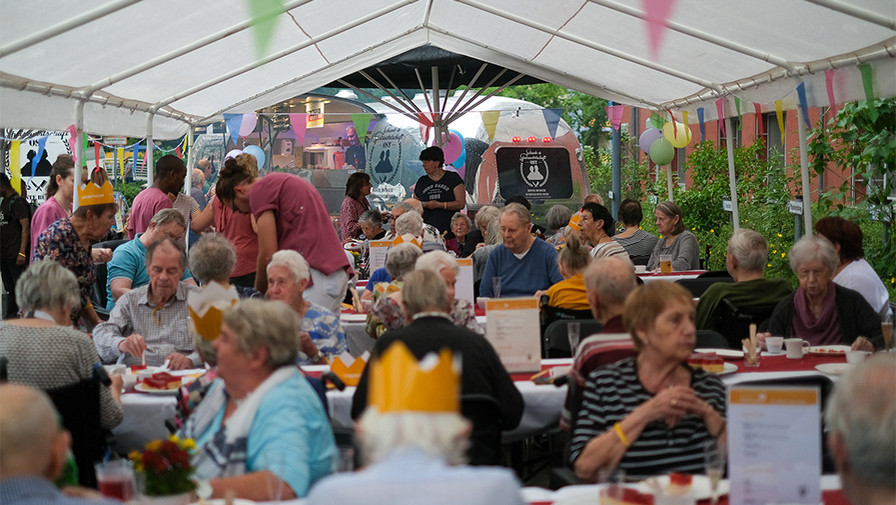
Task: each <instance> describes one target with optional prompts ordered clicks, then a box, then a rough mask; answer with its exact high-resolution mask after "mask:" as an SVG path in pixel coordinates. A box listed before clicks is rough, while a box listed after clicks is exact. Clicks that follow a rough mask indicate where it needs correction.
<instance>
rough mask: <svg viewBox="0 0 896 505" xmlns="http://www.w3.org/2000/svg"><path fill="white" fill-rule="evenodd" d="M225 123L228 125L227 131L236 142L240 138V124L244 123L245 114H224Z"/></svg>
mask: <svg viewBox="0 0 896 505" xmlns="http://www.w3.org/2000/svg"><path fill="white" fill-rule="evenodd" d="M224 124H226V125H227V131H228V132H229V133H230V140H232V141H233V143H234V144H236V143H237V141H238V140H239V139H240V126H242V124H243V115H242V114H224Z"/></svg>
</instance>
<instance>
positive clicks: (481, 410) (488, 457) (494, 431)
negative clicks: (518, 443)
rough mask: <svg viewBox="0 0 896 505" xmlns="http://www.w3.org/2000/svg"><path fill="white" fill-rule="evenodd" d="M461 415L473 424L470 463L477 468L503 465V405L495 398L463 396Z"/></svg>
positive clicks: (468, 452) (461, 398) (483, 395)
mask: <svg viewBox="0 0 896 505" xmlns="http://www.w3.org/2000/svg"><path fill="white" fill-rule="evenodd" d="M460 412H461V415H462V416H464V417H465V418H467V419H468V420H469V421H470V422H471V423H472V424H473V431H472V432H471V433H470V448H469V449H468V450H467V456H468V460H469V463H470V464H471V465H475V466H498V465H503V464H504V462H503V461H502V454H503V452H502V450H501V420H502V416H503V413H502V411H501V405H500V404H499V403H498V400H496V399H495V398H494V397H493V396H491V395H487V394H481V393H468V394H462V395H461V397H460Z"/></svg>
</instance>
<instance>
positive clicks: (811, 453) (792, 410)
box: [728, 384, 821, 505]
mask: <svg viewBox="0 0 896 505" xmlns="http://www.w3.org/2000/svg"><path fill="white" fill-rule="evenodd" d="M820 396H821V395H820V393H819V391H818V388H817V387H813V386H793V387H784V386H757V385H755V384H754V385H743V386H733V387H732V388H731V389H730V390H729V391H728V456H729V460H728V461H729V470H728V475H729V476H730V482H731V493H730V494H729V498H730V502H729V503H731V505H765V504H767V503H805V504H812V505H816V504H818V503H821V409H820V407H819V404H820V402H819V398H820Z"/></svg>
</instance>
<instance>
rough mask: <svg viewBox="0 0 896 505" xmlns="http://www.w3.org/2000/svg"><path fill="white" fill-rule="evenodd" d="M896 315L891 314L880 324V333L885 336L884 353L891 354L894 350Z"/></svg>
mask: <svg viewBox="0 0 896 505" xmlns="http://www.w3.org/2000/svg"><path fill="white" fill-rule="evenodd" d="M894 317H896V314H889V315H888V316H887V317H886V319H884V320H883V321H882V322H881V323H880V331H881V333H883V334H884V351H885V352H889V351H890V350H891V349H892V348H893V319H894Z"/></svg>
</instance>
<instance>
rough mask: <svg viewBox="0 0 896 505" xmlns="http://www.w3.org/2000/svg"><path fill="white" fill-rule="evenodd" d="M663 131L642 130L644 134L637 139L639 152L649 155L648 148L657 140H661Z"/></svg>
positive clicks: (655, 129) (653, 129) (654, 129)
mask: <svg viewBox="0 0 896 505" xmlns="http://www.w3.org/2000/svg"><path fill="white" fill-rule="evenodd" d="M662 136H663V131H662V130H659V129H657V128H648V129H646V130H644V133H642V134H641V136H640V137H638V145H639V146H641V150H642V151H644V153H645V154H649V153H650V146H652V145H653V143H654V142H656V141H657V140H658V139H660V138H662Z"/></svg>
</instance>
